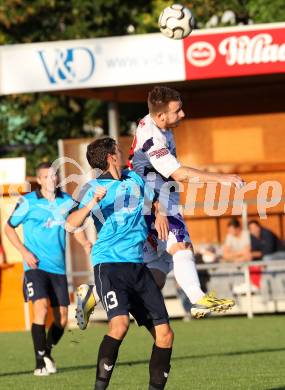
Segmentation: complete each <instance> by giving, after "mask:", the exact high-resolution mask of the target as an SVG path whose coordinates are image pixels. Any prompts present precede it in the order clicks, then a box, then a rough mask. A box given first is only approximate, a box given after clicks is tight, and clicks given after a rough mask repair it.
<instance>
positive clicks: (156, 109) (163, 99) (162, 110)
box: [147, 86, 185, 128]
mask: <svg viewBox="0 0 285 390" xmlns="http://www.w3.org/2000/svg"><path fill="white" fill-rule="evenodd" d="M147 104H148V109H149V113H150V115H151V116H152V118H153V119H154V120H155V122H156V124H157V125H158V127H160V128H173V127H176V126H178V125H179V122H180V121H181V119H182V118H184V116H185V114H184V112H183V110H182V101H181V97H180V94H179V92H177V91H175V90H174V89H171V88H168V87H162V86H157V87H154V88H153V89H152V90H151V91H150V92H149V94H148V99H147Z"/></svg>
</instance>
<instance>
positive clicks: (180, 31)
mask: <svg viewBox="0 0 285 390" xmlns="http://www.w3.org/2000/svg"><path fill="white" fill-rule="evenodd" d="M193 24H194V18H193V15H192V13H191V11H190V10H189V9H188V8H186V7H184V6H183V5H181V4H172V5H171V6H170V7H167V8H165V9H164V10H163V11H162V12H161V14H160V16H159V19H158V25H159V28H160V31H161V32H162V34H163V35H165V36H166V37H167V38H172V39H183V38H186V37H188V35H189V34H191V31H192V28H193Z"/></svg>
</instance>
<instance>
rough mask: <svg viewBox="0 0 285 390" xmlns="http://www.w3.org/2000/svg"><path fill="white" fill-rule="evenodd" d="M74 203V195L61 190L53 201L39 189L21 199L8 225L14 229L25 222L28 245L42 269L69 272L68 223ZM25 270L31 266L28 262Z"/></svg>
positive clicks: (24, 227)
mask: <svg viewBox="0 0 285 390" xmlns="http://www.w3.org/2000/svg"><path fill="white" fill-rule="evenodd" d="M73 206H74V201H73V199H72V198H71V196H70V195H68V194H66V193H64V192H61V191H57V193H56V198H55V200H54V201H52V202H51V201H49V200H47V199H46V198H44V197H43V196H42V194H41V192H40V191H39V190H37V191H33V192H30V193H28V194H26V195H24V196H22V197H21V198H20V199H19V201H18V203H17V205H16V208H15V210H14V211H13V213H12V215H11V217H10V218H9V220H8V224H9V225H10V226H12V227H13V228H16V227H17V226H19V225H20V224H22V225H23V234H24V245H25V247H26V248H27V249H28V250H29V251H30V252H32V253H33V255H34V256H35V257H36V258H37V259H38V260H39V262H38V268H39V269H41V270H43V271H47V272H51V273H55V274H65V229H64V227H65V226H64V225H65V221H66V218H67V216H68V215H69V212H70V210H71V209H72V207H73ZM24 260H25V259H24ZM24 269H25V271H27V270H28V269H30V268H29V267H28V265H27V264H26V263H25V261H24Z"/></svg>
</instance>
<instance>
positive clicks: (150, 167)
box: [129, 115, 181, 215]
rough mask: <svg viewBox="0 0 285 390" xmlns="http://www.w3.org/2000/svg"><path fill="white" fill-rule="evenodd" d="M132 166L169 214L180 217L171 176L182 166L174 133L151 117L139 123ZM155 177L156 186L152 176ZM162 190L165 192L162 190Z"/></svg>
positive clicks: (176, 191) (132, 152) (176, 193)
mask: <svg viewBox="0 0 285 390" xmlns="http://www.w3.org/2000/svg"><path fill="white" fill-rule="evenodd" d="M130 158H131V161H129V165H130V166H131V167H132V168H133V169H134V171H135V172H136V173H137V174H139V175H140V176H141V177H142V178H143V179H144V180H145V181H148V183H149V184H150V185H151V186H152V187H153V186H154V190H155V192H156V193H157V195H158V196H159V195H160V194H161V197H163V198H161V197H160V198H159V200H160V202H161V203H163V204H164V206H165V207H166V208H167V210H168V212H169V213H170V214H172V215H173V214H177V213H178V208H177V207H173V206H178V204H179V192H178V185H177V184H176V183H175V182H173V181H172V179H171V174H172V173H173V172H174V171H176V170H177V169H178V168H179V167H180V166H181V164H180V163H179V162H178V161H177V159H176V146H175V141H174V138H173V133H172V131H171V130H169V129H165V130H162V129H159V128H158V127H157V125H156V124H155V122H154V121H153V119H152V118H151V117H150V115H147V116H145V117H144V118H143V119H142V120H141V121H140V123H139V125H138V128H137V131H136V135H135V138H134V142H133V145H132V149H131V156H130ZM150 172H154V173H155V180H154V185H152V183H150V181H153V176H154V175H152V176H148V174H149V173H150ZM162 187H163V191H161V190H162Z"/></svg>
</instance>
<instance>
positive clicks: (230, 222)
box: [228, 218, 241, 229]
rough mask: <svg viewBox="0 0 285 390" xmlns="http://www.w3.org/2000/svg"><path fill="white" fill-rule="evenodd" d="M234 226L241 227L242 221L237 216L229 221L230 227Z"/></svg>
mask: <svg viewBox="0 0 285 390" xmlns="http://www.w3.org/2000/svg"><path fill="white" fill-rule="evenodd" d="M230 226H232V227H233V228H235V229H238V228H240V227H241V224H240V221H239V220H238V219H236V218H232V219H231V220H230V221H229V223H228V227H230Z"/></svg>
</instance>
